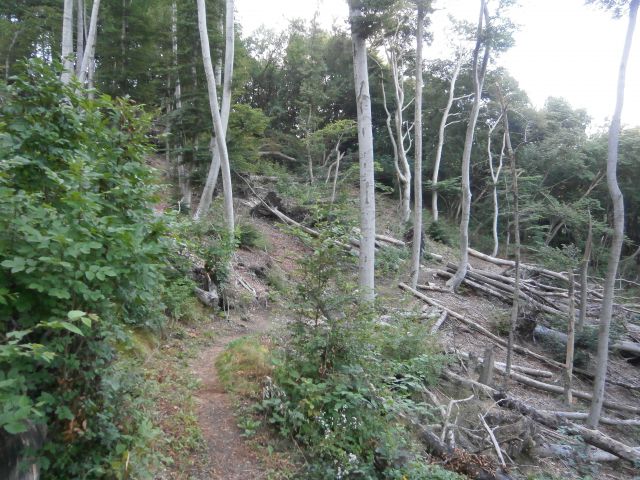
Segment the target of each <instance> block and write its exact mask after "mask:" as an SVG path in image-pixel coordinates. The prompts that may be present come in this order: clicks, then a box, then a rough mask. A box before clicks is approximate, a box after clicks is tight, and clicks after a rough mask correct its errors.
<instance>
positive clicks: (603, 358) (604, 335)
mask: <svg viewBox="0 0 640 480" xmlns="http://www.w3.org/2000/svg"><path fill="white" fill-rule="evenodd" d="M639 3H640V0H631V3H630V5H629V26H628V28H627V35H626V39H625V44H624V49H623V53H622V60H621V61H620V71H619V74H618V92H617V99H616V107H615V111H614V114H613V118H612V119H611V126H610V127H609V147H608V152H607V186H608V188H609V195H610V196H611V201H612V203H613V239H612V241H611V251H610V252H609V265H608V267H607V278H606V280H605V284H604V295H603V300H602V309H601V311H600V328H599V331H598V354H597V363H596V378H595V380H594V382H593V402H592V404H591V410H590V412H589V419H588V420H587V425H588V426H590V427H592V428H596V427H597V426H598V421H599V419H600V413H601V411H602V402H603V401H604V385H605V380H606V377H607V363H608V359H609V328H610V326H611V314H612V310H613V296H614V288H615V281H616V275H617V273H618V262H619V261H620V253H621V251H622V242H623V240H624V200H623V198H622V192H621V191H620V187H619V186H618V179H617V166H618V142H619V139H620V130H621V126H620V123H621V119H620V117H621V114H622V106H623V104H624V87H625V80H626V71H627V62H628V59H629V52H630V51H631V43H632V41H633V32H634V30H635V25H636V17H637V14H638V4H639ZM638 458H640V455H638Z"/></svg>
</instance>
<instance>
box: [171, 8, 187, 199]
mask: <svg viewBox="0 0 640 480" xmlns="http://www.w3.org/2000/svg"><path fill="white" fill-rule="evenodd" d="M171 50H172V52H173V69H174V72H175V79H176V80H175V82H176V86H175V90H174V99H175V106H176V110H178V111H180V110H182V84H181V83H180V73H179V71H178V5H177V3H176V2H175V1H174V2H173V3H172V4H171ZM183 146H184V139H182V138H180V144H179V145H178V154H177V155H176V163H177V167H178V168H177V170H178V186H179V188H180V197H181V198H180V205H181V206H182V205H184V206H185V207H186V208H187V210H190V209H191V196H192V190H191V171H190V169H189V168H188V166H187V165H185V164H184V158H183V155H182V148H183Z"/></svg>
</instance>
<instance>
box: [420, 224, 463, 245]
mask: <svg viewBox="0 0 640 480" xmlns="http://www.w3.org/2000/svg"><path fill="white" fill-rule="evenodd" d="M426 233H427V235H428V236H429V238H431V239H432V240H435V241H436V242H440V243H443V244H444V245H449V246H451V245H453V244H454V241H455V240H454V239H455V238H456V237H455V234H454V233H453V232H452V231H451V229H450V228H448V227H447V225H445V224H444V223H442V222H431V223H430V224H429V226H428V227H427V229H426Z"/></svg>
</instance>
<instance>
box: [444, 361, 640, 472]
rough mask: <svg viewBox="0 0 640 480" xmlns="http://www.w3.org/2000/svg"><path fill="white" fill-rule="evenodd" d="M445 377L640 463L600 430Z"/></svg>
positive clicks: (637, 454) (450, 375) (447, 375)
mask: <svg viewBox="0 0 640 480" xmlns="http://www.w3.org/2000/svg"><path fill="white" fill-rule="evenodd" d="M443 375H444V376H445V378H448V379H453V380H455V381H457V382H458V383H461V384H464V385H467V386H470V387H472V388H475V389H478V390H480V391H482V392H484V393H485V394H486V395H488V396H489V397H490V398H492V399H493V400H494V401H495V402H496V403H497V405H498V406H499V407H502V408H508V409H510V410H514V411H516V412H519V413H520V414H522V415H525V416H527V417H529V418H531V419H532V420H534V421H536V422H537V423H540V424H542V425H544V426H546V427H548V428H551V429H553V430H558V429H562V430H563V432H564V433H565V434H570V435H578V436H580V437H582V440H584V442H585V443H588V444H589V445H593V446H594V447H597V448H599V449H601V450H604V451H605V452H609V453H611V454H613V455H615V456H616V457H619V458H622V459H624V460H627V461H629V462H631V463H633V464H636V462H640V451H638V450H637V449H635V448H632V447H630V446H628V445H625V444H624V443H622V442H618V441H617V440H614V439H613V438H611V437H608V436H607V435H604V434H603V433H602V432H600V431H598V430H590V429H588V428H585V427H582V426H580V425H576V424H575V423H572V422H569V421H568V420H567V419H565V418H562V417H560V416H554V415H550V414H545V413H542V412H541V411H539V410H536V409H534V408H532V407H530V406H528V405H526V404H525V403H523V402H521V401H520V400H517V399H515V398H513V397H509V396H507V395H506V394H505V393H503V392H499V391H498V390H496V389H495V388H491V387H489V386H487V385H483V384H481V383H479V382H474V381H473V380H470V379H468V378H464V377H461V376H460V375H458V374H456V373H454V372H452V371H450V370H444V371H443Z"/></svg>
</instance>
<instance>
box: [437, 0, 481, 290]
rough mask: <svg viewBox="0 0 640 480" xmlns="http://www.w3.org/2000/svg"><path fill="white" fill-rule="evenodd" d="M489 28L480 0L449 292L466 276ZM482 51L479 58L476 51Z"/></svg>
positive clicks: (448, 283)
mask: <svg viewBox="0 0 640 480" xmlns="http://www.w3.org/2000/svg"><path fill="white" fill-rule="evenodd" d="M488 29H489V9H488V8H487V0H480V15H479V18H478V28H477V30H476V46H475V48H474V50H473V63H472V75H473V88H474V98H473V106H472V108H471V114H470V115H469V123H468V125H467V133H466V135H465V139H464V150H463V153H462V215H461V220H460V261H459V262H458V269H457V270H456V273H455V275H454V276H453V277H451V278H450V279H449V281H448V282H447V286H448V287H449V288H451V289H452V290H456V289H457V288H458V287H459V286H460V284H461V283H462V281H463V280H464V277H465V276H466V275H467V270H468V268H469V219H470V216H471V183H470V178H469V177H470V175H469V173H470V169H471V148H472V147H473V138H474V133H475V129H476V122H477V121H478V113H479V112H480V101H481V99H482V98H481V97H482V87H483V85H484V78H485V74H486V72H487V65H488V63H489V53H490V44H489V42H487V41H485V38H484V37H485V36H486V32H487V31H488ZM481 50H483V53H482V58H480V51H481Z"/></svg>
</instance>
